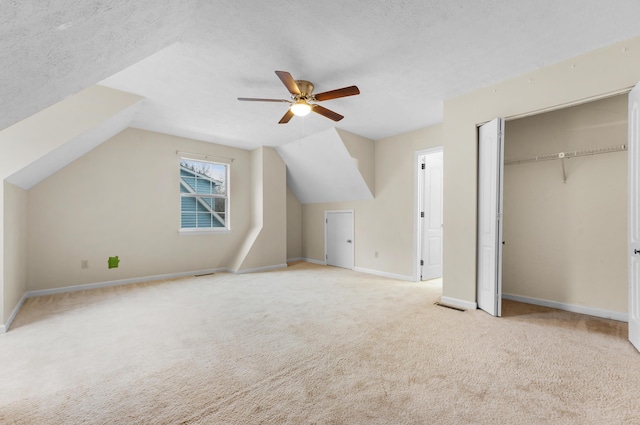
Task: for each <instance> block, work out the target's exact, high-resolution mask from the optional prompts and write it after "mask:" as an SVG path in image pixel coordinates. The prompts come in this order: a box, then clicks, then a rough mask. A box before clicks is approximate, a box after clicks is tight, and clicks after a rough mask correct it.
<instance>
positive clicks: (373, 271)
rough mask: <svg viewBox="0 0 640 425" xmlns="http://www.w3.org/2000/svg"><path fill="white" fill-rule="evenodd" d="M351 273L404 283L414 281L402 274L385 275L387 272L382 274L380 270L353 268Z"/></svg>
mask: <svg viewBox="0 0 640 425" xmlns="http://www.w3.org/2000/svg"><path fill="white" fill-rule="evenodd" d="M353 271H356V272H359V273H368V274H374V275H376V276H382V277H388V278H389V279H397V280H406V281H409V282H413V281H415V279H414V278H413V276H407V275H404V274H395V273H387V272H383V271H380V270H373V269H365V268H363V267H354V268H353Z"/></svg>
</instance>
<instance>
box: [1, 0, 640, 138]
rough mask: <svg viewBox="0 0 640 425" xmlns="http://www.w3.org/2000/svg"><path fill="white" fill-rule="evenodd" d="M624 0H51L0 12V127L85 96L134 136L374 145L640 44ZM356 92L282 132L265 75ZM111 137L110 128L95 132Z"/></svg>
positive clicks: (276, 94)
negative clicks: (499, 85)
mask: <svg viewBox="0 0 640 425" xmlns="http://www.w3.org/2000/svg"><path fill="white" fill-rule="evenodd" d="M638 16H640V2H638V1H637V0H613V1H609V2H602V1H600V0H563V1H561V2H559V1H557V0H538V1H527V2H524V1H520V2H514V1H506V0H484V1H483V0H478V1H465V0H449V1H443V0H398V1H387V0H384V1H382V0H366V1H365V0H357V1H355V0H350V1H344V0H324V1H308V0H296V1H293V0H280V1H277V2H273V1H251V2H249V1H241V0H202V1H197V0H137V1H135V2H134V1H129V0H109V1H105V0H57V1H55V2H53V1H42V2H31V1H19V0H3V1H2V2H1V3H0V57H2V59H3V64H2V66H1V67H0V130H2V129H5V128H6V127H8V126H10V125H12V124H14V123H17V122H19V121H21V120H23V119H25V118H27V117H29V116H31V115H33V114H35V113H37V112H39V111H41V110H43V109H44V108H46V107H48V106H50V105H52V104H54V103H56V102H59V101H61V100H63V99H65V98H67V97H69V96H71V95H73V94H75V93H77V92H79V91H80V90H82V89H84V88H87V87H89V86H91V85H94V84H98V83H99V84H102V85H105V86H108V87H111V88H115V89H118V90H122V91H126V92H130V93H133V94H136V95H139V96H141V97H144V98H145V100H144V101H143V102H142V104H141V105H140V107H139V108H138V109H137V110H136V112H135V115H134V116H133V117H132V118H131V125H132V126H135V127H139V128H144V129H149V130H154V131H160V132H164V133H169V134H175V135H179V136H186V137H193V138H196V139H200V140H205V141H211V142H216V143H222V144H227V145H232V146H237V147H241V148H254V147H257V146H261V145H267V146H280V145H283V144H285V143H287V142H291V141H292V140H296V139H300V138H303V137H307V136H309V135H312V134H316V133H318V132H321V131H323V130H326V129H327V128H330V127H333V126H337V127H338V128H341V129H344V130H347V131H349V132H352V133H355V134H359V135H361V136H364V137H367V138H369V139H374V140H375V139H380V138H384V137H387V136H391V135H395V134H399V133H403V132H406V131H409V130H413V129H416V128H420V127H425V126H427V125H430V124H433V123H437V122H439V121H441V120H442V104H443V101H444V100H446V99H448V98H451V97H455V96H457V95H460V94H463V93H465V92H468V91H471V90H474V89H476V88H480V87H483V86H487V85H490V84H492V83H496V82H498V81H501V80H504V79H507V78H510V77H514V76H516V75H519V74H523V73H526V72H528V71H532V70H535V69H537V68H540V67H544V66H546V65H550V64H553V63H557V62H559V61H561V60H564V59H568V58H570V57H573V56H576V55H579V54H581V53H585V52H587V51H591V50H594V49H596V48H598V47H602V46H606V45H610V44H612V43H614V42H617V41H621V40H625V39H628V38H631V37H634V36H637V35H639V34H640V25H638V23H637V20H638ZM275 70H285V71H289V72H290V73H291V74H292V75H293V76H294V77H295V78H296V79H304V80H309V81H311V82H313V83H314V84H315V85H316V92H320V91H326V90H331V89H335V88H340V87H344V86H349V85H353V84H355V85H357V86H358V87H359V88H360V91H361V95H359V96H353V97H348V98H343V99H336V100H331V101H327V102H323V106H325V107H328V108H330V109H332V110H335V111H336V112H339V113H340V114H342V115H344V116H345V118H344V119H343V120H342V121H340V122H338V123H337V124H336V123H334V122H333V121H331V120H328V119H327V118H324V117H322V116H320V115H317V114H311V115H310V116H308V117H305V118H299V117H294V118H293V119H292V120H291V122H290V123H289V124H286V125H279V124H277V123H278V120H279V119H280V118H281V117H282V115H283V114H284V113H285V111H286V107H287V105H286V104H284V103H258V102H255V103H254V102H239V101H237V99H236V98H237V97H265V98H282V99H287V98H288V93H287V91H286V89H285V87H284V86H283V85H282V83H281V82H280V80H279V79H278V78H277V76H276V75H275V74H274V71H275ZM106 133H108V132H106Z"/></svg>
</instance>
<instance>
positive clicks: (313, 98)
mask: <svg viewBox="0 0 640 425" xmlns="http://www.w3.org/2000/svg"><path fill="white" fill-rule="evenodd" d="M276 75H277V76H278V77H279V78H280V80H281V81H282V83H283V84H284V86H285V87H286V88H287V90H289V93H291V100H285V99H259V98H253V97H239V98H238V100H243V101H249V102H286V103H289V105H290V106H289V110H288V111H287V113H286V114H284V116H283V117H282V119H280V121H279V122H278V124H286V123H288V122H289V120H291V118H293V116H294V115H298V116H301V117H303V116H305V115H307V114H308V113H309V112H311V111H313V112H315V113H316V114H320V115H322V116H325V117H327V118H329V119H331V120H334V121H340V120H341V119H342V118H344V117H343V116H342V115H340V114H338V113H336V112H333V111H332V110H330V109H327V108H325V107H323V106H320V105H318V104H317V103H311V102H322V101H324V100H331V99H337V98H340V97H347V96H354V95H356V94H360V90H359V89H358V87H356V86H349V87H343V88H341V89H336V90H331V91H326V92H323V93H318V94H313V84H312V83H310V82H309V81H306V80H294V79H293V77H292V76H291V74H289V73H288V72H286V71H276Z"/></svg>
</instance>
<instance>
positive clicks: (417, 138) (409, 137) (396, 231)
mask: <svg viewBox="0 0 640 425" xmlns="http://www.w3.org/2000/svg"><path fill="white" fill-rule="evenodd" d="M441 134H442V133H441V126H439V125H436V126H432V127H428V128H423V129H420V130H416V131H412V132H409V133H405V134H401V135H398V136H394V137H389V138H387V139H383V140H379V141H376V142H375V164H374V168H375V183H374V187H375V199H374V200H372V201H357V202H340V203H326V204H304V205H302V241H303V248H302V256H303V257H305V258H309V259H312V260H316V261H324V211H325V210H340V209H353V210H354V222H355V240H354V243H355V246H354V248H355V258H354V260H355V261H354V262H355V267H356V268H361V269H367V270H373V271H377V272H383V273H389V274H393V275H398V276H402V277H405V278H412V277H413V275H414V272H415V270H413V268H414V267H413V257H414V209H415V206H414V203H415V200H414V198H415V189H414V160H415V152H416V151H418V150H421V149H427V148H430V147H434V146H440V145H442V136H441ZM445 155H446V154H445ZM376 252H377V253H378V256H377V258H376V255H375V253H376Z"/></svg>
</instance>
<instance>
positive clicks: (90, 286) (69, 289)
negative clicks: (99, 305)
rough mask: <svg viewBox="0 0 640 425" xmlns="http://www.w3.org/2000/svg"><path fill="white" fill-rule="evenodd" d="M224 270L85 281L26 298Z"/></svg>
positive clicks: (222, 270) (31, 294)
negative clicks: (95, 281)
mask: <svg viewBox="0 0 640 425" xmlns="http://www.w3.org/2000/svg"><path fill="white" fill-rule="evenodd" d="M226 271H228V270H227V269H226V268H218V269H208V270H198V271H191V272H180V273H169V274H159V275H155V276H144V277H134V278H131V279H120V280H110V281H106V282H97V283H86V284H83V285H75V286H63V287H60V288H53V289H41V290H37V291H29V292H27V298H31V297H39V296H42V295H53V294H61V293H64V292H75V291H84V290H85V289H97V288H107V287H109V286H120V285H129V284H132V283H141V282H150V281H153V280H163V279H175V278H178V277H187V276H195V275H201V274H211V273H220V272H226Z"/></svg>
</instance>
